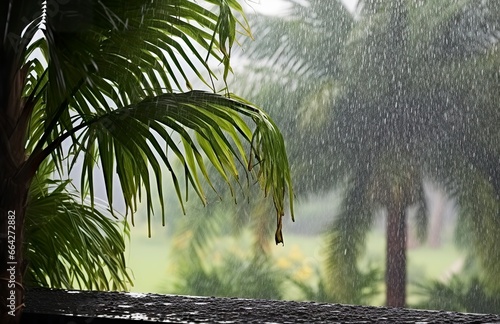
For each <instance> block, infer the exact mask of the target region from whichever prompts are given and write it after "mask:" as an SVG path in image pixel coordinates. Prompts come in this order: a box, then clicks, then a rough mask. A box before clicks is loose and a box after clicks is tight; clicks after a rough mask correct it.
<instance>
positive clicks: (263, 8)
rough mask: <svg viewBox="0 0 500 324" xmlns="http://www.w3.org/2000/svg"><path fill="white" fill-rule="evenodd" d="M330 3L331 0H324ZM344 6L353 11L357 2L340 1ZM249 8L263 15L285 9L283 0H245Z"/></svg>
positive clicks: (353, 0)
mask: <svg viewBox="0 0 500 324" xmlns="http://www.w3.org/2000/svg"><path fill="white" fill-rule="evenodd" d="M324 1H331V0H324ZM341 1H342V2H343V3H344V5H345V6H346V7H347V8H348V9H349V10H350V11H354V8H355V6H356V3H357V2H358V0H341ZM245 2H246V3H247V4H248V5H249V7H250V8H253V9H254V10H257V11H260V12H262V13H265V14H273V13H278V12H279V11H280V10H283V9H284V8H285V7H286V1H285V0H246V1H245ZM250 10H251V9H250Z"/></svg>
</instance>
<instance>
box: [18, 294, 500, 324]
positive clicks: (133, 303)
mask: <svg viewBox="0 0 500 324" xmlns="http://www.w3.org/2000/svg"><path fill="white" fill-rule="evenodd" d="M22 319H23V320H22V323H26V324H28V323H29V324H34V323H46V324H49V323H75V324H76V323H92V324H99V323H123V322H129V321H130V322H135V321H146V322H147V321H151V322H160V323H335V322H337V323H377V322H378V323H422V324H423V323H500V315H487V314H464V313H456V312H445V311H423V310H414V309H398V308H386V307H364V306H351V305H339V304H327V303H316V302H294V301H275V300H255V299H242V298H215V297H192V296H175V295H158V294H137V293H120V292H95V291H66V290H52V289H40V288H36V289H30V290H29V291H28V292H27V296H26V308H25V311H24V315H23V318H22Z"/></svg>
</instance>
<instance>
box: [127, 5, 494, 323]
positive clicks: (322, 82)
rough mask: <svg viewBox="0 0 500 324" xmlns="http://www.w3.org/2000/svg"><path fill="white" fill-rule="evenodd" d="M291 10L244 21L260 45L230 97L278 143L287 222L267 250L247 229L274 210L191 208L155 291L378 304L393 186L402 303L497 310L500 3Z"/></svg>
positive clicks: (248, 55)
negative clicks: (283, 155) (280, 239)
mask: <svg viewBox="0 0 500 324" xmlns="http://www.w3.org/2000/svg"><path fill="white" fill-rule="evenodd" d="M286 2H287V3H288V7H287V8H288V9H286V10H285V9H283V11H282V12H281V14H280V15H261V14H257V13H254V14H250V15H249V22H250V25H251V26H252V32H253V35H254V38H255V40H254V41H249V40H245V41H243V43H242V51H241V53H240V54H239V58H238V62H241V64H237V65H236V66H237V67H236V68H235V71H234V72H235V76H234V80H235V82H234V83H233V84H232V85H231V87H232V89H233V90H237V91H236V92H238V93H241V94H242V95H243V96H244V97H245V98H248V99H250V100H251V101H253V102H255V103H257V104H258V105H260V106H262V107H265V108H266V109H268V110H269V112H270V114H271V116H272V117H273V118H274V120H275V121H276V123H277V124H278V126H279V127H280V128H281V129H282V131H283V133H284V137H285V141H286V144H287V150H288V152H289V154H290V162H291V164H292V172H293V178H294V181H295V186H296V187H295V189H296V194H297V198H298V203H297V207H296V214H297V215H298V222H297V223H293V224H292V223H290V222H285V224H284V228H285V231H286V232H287V233H290V234H289V235H288V237H287V240H286V241H285V248H284V249H283V248H274V247H272V242H270V241H269V238H271V237H272V236H271V235H269V230H270V229H269V228H267V227H266V226H264V224H260V223H259V222H258V221H257V220H259V219H262V218H261V217H258V215H259V214H260V213H265V212H268V211H269V210H270V208H271V207H272V206H267V205H266V204H265V203H263V201H261V200H260V199H261V195H259V193H257V192H251V193H250V197H249V199H248V200H245V199H242V195H241V194H239V193H238V192H237V193H236V194H235V195H234V196H231V195H230V194H229V193H228V192H219V194H220V196H221V197H223V198H224V199H220V197H216V196H214V197H213V198H212V199H211V200H210V199H209V201H210V202H209V204H208V207H207V208H204V209H201V208H198V207H195V206H188V216H187V217H185V218H183V217H174V218H173V219H170V224H171V225H167V226H170V228H174V229H173V230H169V231H170V232H169V235H170V233H173V237H170V236H168V237H167V236H165V237H162V238H161V239H160V240H163V242H164V244H171V247H172V248H171V250H169V251H168V252H164V253H163V254H162V260H163V261H162V262H163V263H162V265H163V268H162V269H164V273H165V276H166V277H168V278H167V279H165V278H163V279H161V278H157V279H156V280H155V282H156V283H158V282H161V284H159V285H160V286H161V287H162V288H159V287H160V286H158V284H155V285H156V286H155V287H156V288H155V289H159V290H160V291H162V292H169V293H171V292H175V293H181V294H182V293H185V294H199V295H218V296H240V297H252V298H283V299H294V300H317V301H329V302H341V303H354V304H369V305H383V304H385V297H384V294H385V289H386V285H385V283H384V281H385V278H384V273H385V267H386V264H385V259H386V257H385V252H384V249H385V248H386V238H384V235H385V234H386V229H385V225H384V223H385V220H386V219H387V217H388V216H387V215H388V214H387V207H389V206H391V204H392V203H391V202H390V200H388V199H389V198H390V197H391V196H390V195H391V192H392V190H394V189H393V188H395V187H396V188H403V189H402V190H403V191H404V192H406V195H407V200H406V201H405V202H404V204H403V207H404V213H405V217H406V222H407V224H408V236H407V237H406V244H407V253H408V257H407V259H408V260H407V262H408V263H407V277H406V282H407V289H406V291H407V296H406V305H407V306H410V307H419V308H430V309H447V310H456V311H466V312H485V313H500V307H499V301H498V298H497V297H496V296H498V295H500V285H499V283H500V280H499V279H500V278H499V273H500V268H499V266H500V255H498V253H500V252H499V250H498V248H497V242H498V240H499V239H500V215H499V192H500V190H499V188H500V177H499V174H500V169H499V168H498V161H499V159H498V157H499V154H500V145H499V143H500V133H498V127H497V126H496V125H499V124H500V123H499V122H500V120H499V119H500V110H499V107H498V96H499V93H500V71H499V70H498V66H500V64H499V63H500V53H499V43H498V40H499V39H500V25H499V21H498V19H497V17H498V16H499V15H500V3H498V2H496V1H481V2H477V1H454V0H449V1H427V2H423V1H404V0H398V1H391V2H386V1H360V2H359V3H358V5H357V6H356V8H355V9H354V11H348V10H347V9H346V8H345V7H344V5H343V2H341V1H329V2H327V3H326V2H325V1H319V0H309V1H294V0H289V1H286ZM240 190H243V191H245V190H249V189H248V188H246V187H245V186H242V187H240ZM246 193H248V192H246ZM230 199H234V200H236V202H237V203H236V204H234V205H232V204H227V203H222V202H221V201H228V200H230ZM179 214H180V213H179ZM193 218H194V220H193ZM139 228H140V225H139ZM133 231H134V232H135V231H136V229H134V230H133ZM161 235H163V234H161ZM131 244H132V249H133V250H134V249H137V250H138V249H139V246H141V245H142V244H146V243H145V240H143V239H139V238H137V236H136V235H135V234H133V235H132V242H131ZM136 244H137V245H136ZM135 245H136V246H137V248H136V247H134V246H135ZM144 262H145V261H141V262H140V263H144ZM138 263H139V262H138V260H137V259H134V258H133V257H131V264H138ZM138 267H139V268H141V267H142V266H140V265H138ZM138 273H139V272H138ZM160 277H161V276H160ZM151 285H152V284H151ZM237 285H240V286H238V287H237ZM249 286H251V287H249ZM149 287H151V286H149V284H148V283H144V284H143V283H142V282H140V281H139V280H138V281H137V287H135V288H134V289H137V290H151V289H150V288H149ZM235 287H237V288H235ZM266 289H268V290H267V291H266Z"/></svg>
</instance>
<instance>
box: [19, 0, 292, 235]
mask: <svg viewBox="0 0 500 324" xmlns="http://www.w3.org/2000/svg"><path fill="white" fill-rule="evenodd" d="M210 3H212V4H216V5H217V7H218V8H219V10H218V13H217V14H216V13H213V12H212V11H210V10H208V9H207V7H206V6H204V5H202V4H198V3H197V2H195V1H187V0H184V1H175V2H165V1H140V0H136V1H128V2H126V3H123V2H119V1H111V0H110V1H90V2H86V3H85V4H83V3H80V2H70V3H67V4H64V5H61V6H60V7H58V8H59V9H58V10H57V11H55V12H52V13H46V15H45V17H44V18H45V19H46V21H45V26H44V28H42V30H43V33H44V34H43V35H44V36H43V41H41V42H40V43H39V45H40V49H41V50H42V53H43V55H44V58H45V60H46V61H47V67H46V69H45V70H44V71H43V72H42V70H41V69H40V64H34V63H30V65H28V66H29V68H30V69H32V71H33V72H32V73H31V74H30V75H32V76H31V80H32V81H30V83H29V86H30V87H29V88H28V90H27V91H26V92H27V95H29V96H30V100H31V102H32V103H33V106H34V107H39V110H37V109H36V108H35V112H37V111H39V112H40V113H39V115H38V116H39V118H40V120H41V121H42V122H43V123H42V125H43V126H42V127H40V126H39V125H40V123H37V124H33V129H34V130H35V132H34V133H33V135H37V136H39V137H38V138H30V139H29V143H30V147H31V149H32V154H31V156H30V158H29V160H28V161H27V163H26V165H25V166H24V167H23V169H22V170H21V172H20V174H21V175H22V176H24V177H29V176H31V175H32V174H33V172H34V170H36V167H37V165H39V164H40V163H41V161H43V159H45V158H46V157H47V156H48V155H49V154H50V155H51V156H52V157H53V159H54V160H55V161H56V162H57V163H56V165H57V166H58V167H61V165H62V161H63V159H64V154H63V151H62V150H61V143H62V142H63V141H64V140H66V139H71V140H72V142H73V144H72V146H71V149H70V151H71V153H74V155H75V159H73V162H71V163H70V165H69V167H70V168H72V167H73V165H74V162H75V161H76V158H77V157H78V156H83V157H84V159H83V161H84V162H83V169H82V171H83V172H82V178H81V180H82V181H81V191H82V193H83V194H84V195H85V194H89V196H90V200H91V205H92V206H93V204H94V183H93V178H92V177H93V175H92V174H93V173H92V172H93V170H94V168H95V167H96V166H99V167H100V168H101V169H102V174H103V177H104V182H105V186H106V192H107V198H108V201H109V203H110V204H111V206H112V205H113V197H112V190H113V179H114V173H116V176H117V177H118V179H119V181H120V188H121V191H122V193H123V196H124V200H125V203H126V207H127V210H128V211H132V212H133V211H135V209H136V207H137V203H138V198H139V199H140V197H141V191H142V190H145V200H146V203H147V205H148V212H149V215H151V214H150V213H151V212H152V204H151V201H152V192H153V188H156V190H157V192H158V194H159V195H160V196H163V190H162V186H161V178H162V168H161V165H166V166H167V168H168V169H169V171H170V172H171V176H172V179H173V181H174V186H175V188H176V191H177V195H178V197H179V200H180V202H181V204H182V200H183V199H181V185H180V181H179V176H178V175H177V174H175V173H174V172H173V169H172V167H171V162H170V159H171V157H170V156H168V154H167V153H166V151H165V147H168V149H169V150H171V151H172V153H173V155H174V156H175V157H176V158H178V159H180V160H181V163H182V164H183V166H184V170H185V172H184V173H185V176H186V186H187V185H191V186H193V188H194V189H195V191H196V192H197V194H198V196H199V197H200V198H201V200H202V201H203V200H204V193H203V190H202V187H201V183H200V180H199V176H200V174H201V175H203V177H204V178H205V179H207V180H209V179H208V174H207V172H206V167H205V165H204V163H205V162H204V161H203V156H206V157H207V158H208V160H209V161H210V163H211V164H213V165H214V166H215V168H216V169H217V171H218V172H219V174H220V175H221V176H222V177H223V178H224V179H225V180H226V182H227V183H228V184H229V178H230V177H236V178H237V177H238V172H237V169H236V163H242V164H243V165H248V161H247V158H246V155H249V157H250V159H255V160H256V161H258V162H259V163H258V164H259V173H258V177H259V178H260V179H264V180H263V182H262V186H263V188H264V190H265V191H266V192H269V193H271V194H272V195H273V197H274V202H275V206H276V209H277V213H278V228H277V232H276V237H277V242H281V241H282V238H281V222H280V219H281V217H282V216H283V214H284V199H285V196H284V195H285V191H286V189H287V188H286V187H289V186H290V184H291V181H290V177H289V175H287V174H286V173H287V170H288V164H287V158H286V156H285V155H284V145H283V140H282V138H281V134H280V133H279V131H278V129H277V128H276V126H275V125H274V123H273V122H272V121H271V120H270V119H269V117H268V116H267V115H266V114H265V113H263V112H262V111H261V110H260V109H258V108H255V107H253V106H252V105H250V104H249V103H246V102H244V101H243V100H242V99H239V98H237V97H236V96H232V98H233V99H232V98H229V97H228V96H222V95H216V94H209V93H203V92H190V93H188V94H183V93H177V94H174V92H175V91H181V90H183V89H184V85H183V83H187V84H188V85H187V88H188V89H189V88H190V87H191V86H190V85H189V77H188V74H187V72H186V71H188V70H191V72H193V73H192V74H194V75H196V76H197V77H198V78H199V79H201V80H202V81H204V82H205V83H206V84H207V85H210V84H211V82H209V81H207V79H206V77H205V76H203V73H204V72H205V74H208V77H209V78H214V77H215V75H214V73H213V72H212V70H211V69H210V67H209V62H208V61H207V60H208V57H210V58H211V59H215V60H217V61H219V62H221V63H222V64H223V65H224V76H223V77H224V79H225V78H226V77H227V72H228V71H229V69H230V67H229V57H230V54H231V46H232V44H233V42H234V39H235V36H236V34H235V31H236V27H237V25H238V24H239V25H241V26H243V27H244V29H245V30H246V29H247V25H246V22H245V20H244V19H243V20H241V21H238V20H237V19H236V18H235V12H239V13H242V9H241V7H240V6H239V4H238V3H237V2H236V1H210ZM52 5H54V6H55V5H56V4H55V3H52V1H48V2H47V4H46V6H47V8H49V7H51V6H52ZM81 12H84V13H85V15H82V16H80V15H78V21H77V22H76V25H68V23H69V22H70V21H71V20H72V19H74V18H75V16H74V15H75V13H81ZM75 53H76V54H75ZM205 54H206V55H208V56H207V57H205ZM42 66H43V64H42ZM41 72H42V73H41ZM47 80H50V82H47ZM42 100H43V107H42V106H40V102H41V101H42ZM241 115H242V116H247V117H248V119H246V120H245V119H242V117H240V116H241ZM40 120H39V121H40ZM249 121H252V122H254V123H255V125H256V128H255V130H254V132H253V133H252V130H251V129H250V128H249V126H247V123H248V122H249ZM42 129H43V132H42ZM171 132H173V133H174V134H176V135H175V136H179V137H180V138H181V140H182V146H180V145H179V144H178V143H176V138H175V136H172V134H171ZM242 139H243V141H247V142H250V144H251V148H250V150H249V151H247V150H245V149H244V147H243V144H242ZM165 145H166V146H165ZM82 153H83V154H82ZM274 159H276V160H274ZM271 161H272V163H271ZM283 170H285V174H284V173H283ZM248 171H250V168H249V170H248ZM282 175H284V177H282ZM150 176H151V178H150ZM209 181H210V180H209ZM283 185H284V186H283ZM187 192H188V191H187V189H186V193H187ZM291 195H292V193H291V191H290V197H292V196H291ZM186 198H187V197H186ZM290 202H291V199H290ZM162 208H163V205H162ZM163 212H164V210H162V213H163Z"/></svg>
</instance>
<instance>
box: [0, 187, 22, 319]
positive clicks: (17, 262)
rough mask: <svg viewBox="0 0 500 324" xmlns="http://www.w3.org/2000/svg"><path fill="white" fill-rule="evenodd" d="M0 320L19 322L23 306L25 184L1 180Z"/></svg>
mask: <svg viewBox="0 0 500 324" xmlns="http://www.w3.org/2000/svg"><path fill="white" fill-rule="evenodd" d="M1 181H2V182H1V187H0V215H1V216H0V264H1V266H0V298H1V301H2V302H1V303H0V305H1V306H0V307H1V314H0V323H2V324H7V323H9V324H10V323H19V321H20V316H21V312H22V309H23V307H24V304H23V300H24V288H23V284H22V283H23V275H24V272H25V270H26V262H25V260H24V246H23V242H24V236H23V234H24V215H25V211H26V201H27V194H28V189H29V185H28V184H26V183H25V184H17V183H14V182H13V181H12V179H11V178H10V179H1Z"/></svg>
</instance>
